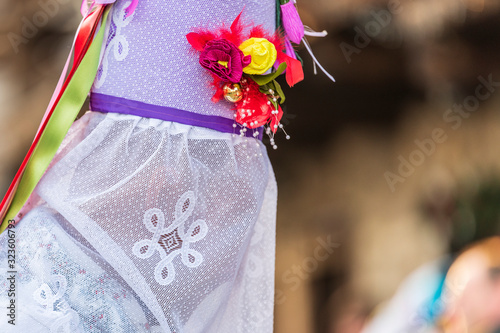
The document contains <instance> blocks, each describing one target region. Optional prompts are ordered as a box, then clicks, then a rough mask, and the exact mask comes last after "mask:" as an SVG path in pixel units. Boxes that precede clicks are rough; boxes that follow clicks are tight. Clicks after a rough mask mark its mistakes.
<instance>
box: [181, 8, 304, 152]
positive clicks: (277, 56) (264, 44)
mask: <svg viewBox="0 0 500 333" xmlns="http://www.w3.org/2000/svg"><path fill="white" fill-rule="evenodd" d="M241 16H242V13H240V15H238V17H237V18H236V19H235V20H234V22H233V23H232V24H231V27H230V28H226V27H222V28H220V29H218V30H216V31H209V30H204V29H196V30H195V32H191V33H189V34H187V36H186V37H187V40H188V42H189V43H190V44H191V46H192V47H193V48H194V49H195V50H196V51H199V52H200V58H199V62H200V65H201V66H202V67H204V68H205V69H207V70H208V71H209V72H210V74H211V75H212V77H213V82H212V85H213V87H214V88H215V90H216V92H215V94H214V96H213V97H212V101H213V102H215V103H217V102H219V101H220V100H222V99H225V100H227V101H229V102H232V103H234V107H235V116H234V117H235V121H236V123H235V124H234V126H235V127H238V126H239V128H240V135H245V132H246V131H247V130H248V129H252V130H254V136H255V137H257V136H258V135H259V132H258V129H259V128H260V127H262V126H265V131H266V133H267V134H268V135H269V136H270V138H271V144H272V145H273V146H274V147H276V145H275V144H274V134H275V133H276V131H277V130H278V128H283V125H282V124H281V123H280V121H281V118H282V116H283V110H282V109H281V106H280V104H282V103H283V102H284V101H285V95H284V94H283V90H282V89H281V87H280V85H279V83H278V82H277V81H276V78H277V77H278V76H279V75H281V74H283V73H286V81H287V83H288V85H289V86H293V85H295V84H296V83H297V82H299V81H301V80H302V79H303V78H304V73H303V71H302V64H301V62H300V61H298V60H297V59H294V58H293V57H290V56H288V55H287V54H286V40H285V37H284V36H281V35H280V33H279V32H275V33H273V34H270V33H267V32H266V31H265V30H264V28H263V27H262V26H252V25H249V26H245V25H243V23H242V22H241ZM287 138H288V135H287Z"/></svg>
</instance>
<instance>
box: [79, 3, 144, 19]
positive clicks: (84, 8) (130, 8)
mask: <svg viewBox="0 0 500 333" xmlns="http://www.w3.org/2000/svg"><path fill="white" fill-rule="evenodd" d="M115 2H116V0H92V2H91V3H90V7H87V0H83V1H82V6H81V8H80V11H81V13H82V16H83V17H85V16H87V15H88V11H89V10H90V9H92V7H94V5H96V4H97V5H109V4H112V3H115ZM138 3H139V0H132V3H131V4H130V5H129V6H128V7H127V9H126V10H125V12H126V13H127V15H126V16H125V17H129V16H130V15H132V13H133V12H134V11H135V8H136V7H137V4H138Z"/></svg>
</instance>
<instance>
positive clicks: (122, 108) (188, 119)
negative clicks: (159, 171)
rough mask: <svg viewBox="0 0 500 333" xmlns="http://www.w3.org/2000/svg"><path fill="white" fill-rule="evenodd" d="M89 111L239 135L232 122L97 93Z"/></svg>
mask: <svg viewBox="0 0 500 333" xmlns="http://www.w3.org/2000/svg"><path fill="white" fill-rule="evenodd" d="M90 109H91V110H92V111H98V112H110V113H122V114H129V115H134V116H139V117H144V118H156V119H161V120H165V121H173V122H177V123H180V124H185V125H191V126H198V127H205V128H209V129H213V130H216V131H219V132H223V133H234V134H238V135H239V133H240V126H239V125H238V126H237V127H236V128H235V127H233V124H235V123H236V122H235V121H234V120H231V119H228V118H224V117H219V116H208V115H202V114H198V113H193V112H189V111H184V110H179V109H175V108H171V107H166V106H159V105H152V104H146V103H142V102H138V101H133V100H130V99H125V98H120V97H115V96H110V95H103V94H98V93H91V94H90ZM256 130H258V131H259V135H258V137H257V138H258V139H259V140H262V134H263V128H258V129H256ZM253 133H254V131H253V130H250V129H248V130H247V132H246V133H245V135H246V136H247V137H251V138H253V137H254V136H253Z"/></svg>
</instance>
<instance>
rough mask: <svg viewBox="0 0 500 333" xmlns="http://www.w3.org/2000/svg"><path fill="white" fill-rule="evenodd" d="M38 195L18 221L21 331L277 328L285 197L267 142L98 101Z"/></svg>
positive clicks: (3, 327)
mask: <svg viewBox="0 0 500 333" xmlns="http://www.w3.org/2000/svg"><path fill="white" fill-rule="evenodd" d="M36 195H38V196H39V197H40V199H41V200H40V203H37V204H36V205H34V206H35V207H34V208H33V209H31V211H30V212H29V213H28V214H27V215H26V216H25V217H24V218H23V219H22V220H21V222H20V223H19V225H18V226H17V227H16V229H15V230H16V237H17V239H18V243H17V249H16V251H17V270H18V272H19V273H18V279H17V290H18V301H17V302H18V303H17V304H18V308H19V311H20V312H19V313H18V323H19V325H20V326H17V327H16V329H20V327H26V329H28V327H29V331H30V332H70V331H71V332H176V333H180V332H187V333H191V332H272V323H273V317H272V314H273V299H274V254H275V252H274V248H275V214H276V195H277V194H276V184H275V180H274V174H273V171H272V168H271V166H270V164H269V160H268V158H267V153H266V150H265V147H264V146H263V144H262V143H261V142H259V141H258V140H255V139H251V138H241V137H239V136H237V135H233V134H227V133H220V132H216V131H213V130H209V129H203V128H199V127H192V126H187V125H181V124H177V123H172V122H165V121H160V120H154V119H146V118H138V117H135V116H126V115H119V114H101V113H96V112H90V113H87V114H86V115H85V116H84V117H82V118H81V119H80V120H79V121H77V122H76V123H75V124H74V125H73V127H72V129H71V131H70V133H68V136H67V138H66V141H65V143H63V146H62V148H61V149H60V152H59V153H58V156H57V158H56V159H55V161H54V163H53V165H52V166H51V167H50V169H49V170H48V171H47V173H46V174H45V175H44V177H43V179H42V181H41V182H40V184H39V185H38V187H37V189H36ZM32 200H34V197H33V198H32ZM0 242H1V244H2V248H6V247H5V246H4V245H5V244H6V242H7V236H6V233H4V234H2V235H1V236H0ZM6 263H7V258H6V251H2V252H1V253H0V265H1V267H2V271H1V276H0V278H1V281H2V283H3V284H4V288H2V300H3V301H6V300H7V294H6V291H7V289H8V288H7V287H8V286H7V282H6V278H7V271H8V268H7V266H6ZM23 325H24V326H23ZM9 329H11V327H10V326H7V324H6V321H5V320H3V321H2V322H0V331H2V332H10V331H9ZM11 331H12V330H11ZM21 331H22V330H21ZM27 331H28V330H27Z"/></svg>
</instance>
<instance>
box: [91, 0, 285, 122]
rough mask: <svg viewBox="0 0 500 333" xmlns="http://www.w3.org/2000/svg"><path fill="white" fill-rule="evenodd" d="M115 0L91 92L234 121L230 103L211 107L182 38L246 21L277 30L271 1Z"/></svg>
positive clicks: (204, 76) (203, 78)
mask: <svg viewBox="0 0 500 333" xmlns="http://www.w3.org/2000/svg"><path fill="white" fill-rule="evenodd" d="M129 4H130V1H124V0H118V1H117V2H116V4H115V5H114V7H113V9H112V12H111V17H110V18H111V19H110V20H108V22H109V23H108V31H107V36H106V37H105V42H104V43H105V45H104V47H103V51H102V54H101V57H102V60H101V64H100V67H99V70H98V73H97V76H96V79H95V81H94V86H93V88H92V92H94V93H99V94H104V95H111V96H115V97H120V98H125V99H130V100H134V101H139V102H143V103H148V104H153V105H158V106H166V107H171V108H176V109H181V110H185V111H189V112H193V113H198V114H203V115H211V116H221V117H225V118H232V117H233V111H232V109H231V105H230V104H229V103H228V102H225V101H221V102H219V103H213V102H212V101H211V97H212V96H213V93H214V91H213V89H212V88H211V87H210V82H211V77H210V75H209V74H208V72H207V71H206V70H205V69H203V68H202V67H201V66H200V64H199V62H198V55H197V54H196V53H195V52H192V50H191V46H190V45H189V43H188V42H187V40H186V37H185V35H186V34H188V33H189V32H191V31H193V29H194V28H196V27H204V28H209V29H215V28H217V27H220V26H221V25H222V24H225V25H227V26H229V25H230V24H231V23H232V22H233V20H234V19H235V18H236V16H238V14H239V13H240V12H241V11H242V10H243V8H245V10H244V18H245V21H251V22H253V23H255V24H262V25H263V26H264V28H265V29H266V30H268V31H274V30H275V28H276V27H275V9H276V1H275V0H196V1H195V0H185V1H169V0H139V4H138V6H137V8H136V10H135V12H134V13H133V14H132V15H131V16H129V17H128V18H126V17H125V9H126V8H127V6H128V5H129Z"/></svg>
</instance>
